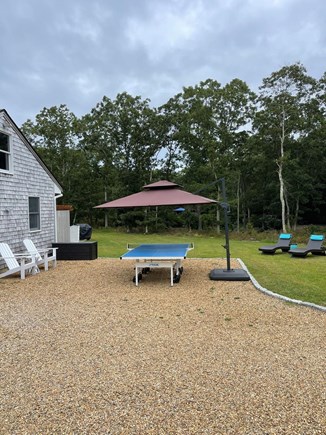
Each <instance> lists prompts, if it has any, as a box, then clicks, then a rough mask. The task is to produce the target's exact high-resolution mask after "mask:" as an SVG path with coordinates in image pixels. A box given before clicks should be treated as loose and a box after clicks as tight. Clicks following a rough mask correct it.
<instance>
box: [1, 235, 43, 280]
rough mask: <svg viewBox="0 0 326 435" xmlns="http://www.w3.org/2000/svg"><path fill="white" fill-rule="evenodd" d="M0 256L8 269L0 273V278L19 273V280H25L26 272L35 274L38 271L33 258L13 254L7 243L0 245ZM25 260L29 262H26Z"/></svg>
mask: <svg viewBox="0 0 326 435" xmlns="http://www.w3.org/2000/svg"><path fill="white" fill-rule="evenodd" d="M0 256H1V257H0V258H2V259H3V260H4V261H5V263H6V266H7V269H8V270H6V271H5V272H1V273H0V278H4V277H5V276H9V275H13V274H14V273H18V272H19V273H20V278H21V279H25V276H26V272H30V273H32V274H35V273H37V271H38V267H37V265H36V260H35V258H33V257H32V256H30V255H26V254H13V252H12V250H11V249H10V247H9V245H8V244H7V243H0ZM26 260H29V261H27V262H26Z"/></svg>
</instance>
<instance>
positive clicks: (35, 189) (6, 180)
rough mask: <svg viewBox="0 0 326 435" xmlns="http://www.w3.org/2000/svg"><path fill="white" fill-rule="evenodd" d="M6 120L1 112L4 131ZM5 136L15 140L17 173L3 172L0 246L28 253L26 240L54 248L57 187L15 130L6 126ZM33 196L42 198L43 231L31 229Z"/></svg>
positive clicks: (41, 219)
mask: <svg viewBox="0 0 326 435" xmlns="http://www.w3.org/2000/svg"><path fill="white" fill-rule="evenodd" d="M2 116H3V114H1V112H0V129H1V125H2V122H1V121H2ZM4 132H5V133H9V134H10V135H11V137H12V142H11V144H12V155H13V171H12V173H11V174H10V173H4V172H0V242H6V243H8V244H9V246H10V247H11V249H12V250H13V252H19V251H23V250H24V246H23V244H22V241H23V239H24V238H31V239H32V240H33V241H34V243H35V245H36V246H39V247H47V246H51V243H52V242H54V241H55V184H54V182H53V180H52V179H51V177H50V176H49V174H48V172H47V171H46V170H45V169H44V167H43V166H42V164H41V163H40V162H39V161H38V160H37V158H36V157H35V156H34V155H33V153H32V152H31V151H30V150H29V149H28V147H27V146H26V144H25V143H24V141H23V140H22V139H21V137H20V136H19V135H18V134H17V132H16V129H15V128H14V126H9V125H6V130H5V131H4ZM30 196H35V197H39V198H40V223H41V225H40V226H41V228H40V230H39V231H30V229H29V206H28V198H29V197H30ZM0 268H1V264H0Z"/></svg>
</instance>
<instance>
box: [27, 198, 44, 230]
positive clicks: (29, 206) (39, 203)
mask: <svg viewBox="0 0 326 435" xmlns="http://www.w3.org/2000/svg"><path fill="white" fill-rule="evenodd" d="M31 199H37V200H38V201H37V208H38V210H37V211H34V210H32V211H31V203H30V200H31ZM31 216H33V217H34V216H36V217H37V223H38V225H37V227H31V223H32V222H31ZM28 225H29V231H30V232H36V231H41V198H40V197H39V196H29V197H28Z"/></svg>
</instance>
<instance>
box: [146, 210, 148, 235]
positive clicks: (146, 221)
mask: <svg viewBox="0 0 326 435" xmlns="http://www.w3.org/2000/svg"><path fill="white" fill-rule="evenodd" d="M147 215H148V208H147V207H145V234H148V224H147Z"/></svg>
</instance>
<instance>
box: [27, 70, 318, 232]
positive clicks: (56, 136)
mask: <svg viewBox="0 0 326 435" xmlns="http://www.w3.org/2000/svg"><path fill="white" fill-rule="evenodd" d="M22 131H23V132H24V134H25V135H26V136H27V137H28V138H29V140H30V141H31V143H32V144H33V145H34V146H35V149H36V150H37V152H38V153H39V154H40V156H41V157H42V159H43V160H44V162H45V163H46V164H47V166H48V167H49V169H50V170H51V171H52V172H53V174H54V175H55V176H56V178H57V179H58V181H59V182H60V184H61V185H62V186H63V190H64V197H63V198H62V202H65V203H69V204H71V205H72V206H73V207H74V209H75V217H76V222H78V221H79V222H81V221H87V222H89V223H91V224H93V225H95V226H100V225H107V224H109V225H111V226H115V227H117V226H119V225H121V226H123V228H126V227H127V228H130V229H134V230H135V229H136V228H137V226H138V227H139V231H143V230H144V231H147V232H157V231H159V230H162V229H164V228H171V227H172V228H174V227H184V228H188V229H192V230H194V229H198V228H204V229H205V230H212V231H215V232H219V231H221V230H223V225H224V222H223V216H220V214H221V215H222V213H220V210H219V209H217V210H216V207H202V208H201V210H200V215H199V214H198V210H196V209H195V208H190V207H187V208H186V212H185V213H184V214H182V215H177V214H175V213H173V211H172V210H171V209H164V210H162V209H160V211H159V213H158V214H157V213H156V212H155V210H148V214H147V216H144V214H143V212H142V211H138V210H127V211H126V210H118V211H108V212H104V211H103V210H99V209H94V208H93V207H94V206H96V205H98V204H102V203H104V202H107V201H110V200H113V199H116V198H119V197H122V196H125V195H129V194H132V193H135V192H138V191H140V190H141V189H142V187H143V186H144V185H146V184H149V183H150V182H154V181H158V180H160V179H168V180H170V181H174V182H177V183H179V184H180V185H181V186H183V187H184V189H185V190H187V191H190V192H193V193H195V192H198V191H200V194H202V195H204V196H207V197H211V198H213V199H216V200H217V201H221V191H220V185H219V183H217V180H218V179H220V178H221V177H225V179H226V186H227V197H228V202H229V204H230V213H229V224H230V228H231V229H234V230H236V231H237V232H238V233H240V232H241V231H242V230H243V229H246V228H247V229H249V228H250V229H251V230H252V231H255V230H259V231H265V230H266V229H279V228H281V227H284V225H285V224H286V226H288V227H289V229H290V228H291V230H294V229H295V228H296V227H297V226H298V225H300V224H310V223H315V224H320V223H325V215H326V182H325V180H326V153H325V143H326V73H325V74H324V75H323V76H322V78H321V79H320V80H315V79H313V78H311V77H310V76H309V75H308V74H307V72H306V70H305V68H304V67H303V65H301V64H294V65H290V66H286V67H283V68H281V69H280V70H279V71H276V72H273V73H272V74H271V75H270V76H269V77H267V78H265V79H263V82H262V86H261V88H260V90H259V93H258V95H255V94H254V93H253V92H252V91H251V90H250V89H249V87H248V85H247V84H246V83H245V82H243V81H241V80H240V79H234V80H232V81H231V82H230V83H227V84H225V85H224V86H222V85H221V84H220V83H219V82H218V81H216V80H213V79H207V80H205V81H201V82H200V83H199V84H197V85H194V86H188V87H185V88H183V90H182V92H180V93H178V94H177V95H175V96H173V97H172V98H170V99H169V100H168V101H167V102H166V104H164V105H162V106H161V107H159V108H152V107H150V102H149V100H148V99H142V98H141V97H140V96H136V97H134V96H131V95H129V94H128V93H126V92H123V93H120V94H118V95H117V96H116V98H115V99H112V100H111V99H110V98H108V97H106V96H104V97H103V99H102V100H101V101H100V102H99V103H98V104H97V105H96V106H95V107H94V108H93V109H92V110H91V111H90V113H88V114H86V115H85V116H83V117H81V118H80V119H79V118H77V117H76V116H75V115H74V114H73V113H71V112H70V111H69V109H68V108H67V107H66V106H65V105H60V106H59V107H51V108H49V109H47V108H44V109H42V110H41V112H40V113H39V114H38V115H36V117H35V121H31V120H27V121H26V122H25V123H24V124H23V126H22ZM281 186H282V192H281ZM281 198H282V201H281ZM180 205H182V204H180Z"/></svg>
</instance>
